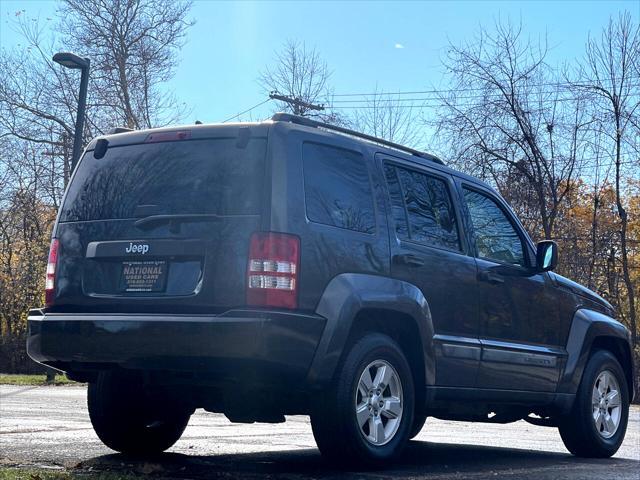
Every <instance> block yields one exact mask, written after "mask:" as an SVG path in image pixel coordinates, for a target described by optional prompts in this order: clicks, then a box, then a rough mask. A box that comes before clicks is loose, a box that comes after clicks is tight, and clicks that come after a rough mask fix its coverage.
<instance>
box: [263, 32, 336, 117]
mask: <svg viewBox="0 0 640 480" xmlns="http://www.w3.org/2000/svg"><path fill="white" fill-rule="evenodd" d="M330 77H331V72H330V71H329V68H328V67H327V63H326V62H325V61H324V60H323V59H322V58H321V57H320V54H319V53H318V52H317V50H316V49H315V48H308V47H307V46H306V45H305V44H304V43H300V42H297V41H294V40H287V42H286V43H285V44H284V45H283V47H282V50H281V51H279V52H276V54H275V62H274V64H273V67H266V68H265V69H264V71H263V72H262V73H261V74H260V76H259V77H258V83H259V84H260V86H261V87H262V88H263V89H264V91H265V93H267V94H269V93H271V92H278V93H279V94H282V95H285V96H287V97H290V98H291V99H294V100H298V101H299V102H292V103H289V102H282V101H278V108H279V110H280V111H288V112H291V113H294V114H296V115H309V114H310V113H313V110H312V109H310V108H309V106H308V105H317V104H323V103H324V104H326V103H328V97H329V85H328V82H329V79H330ZM305 104H306V105H305Z"/></svg>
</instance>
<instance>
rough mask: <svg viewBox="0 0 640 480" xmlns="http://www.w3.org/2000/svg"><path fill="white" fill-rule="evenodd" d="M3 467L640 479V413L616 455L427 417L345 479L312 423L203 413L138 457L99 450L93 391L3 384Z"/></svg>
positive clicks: (195, 474) (519, 425) (517, 427)
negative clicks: (152, 453) (159, 448)
mask: <svg viewBox="0 0 640 480" xmlns="http://www.w3.org/2000/svg"><path fill="white" fill-rule="evenodd" d="M0 462H1V464H4V465H14V466H15V465H19V466H37V467H52V468H56V467H64V468H66V469H79V470H81V471H88V470H112V471H113V470H115V471H120V472H123V473H125V472H133V473H139V474H151V475H154V476H160V477H164V478H174V477H175V478H197V479H199V478H290V479H298V478H354V479H355V478H358V479H383V478H399V479H486V478H521V479H536V480H545V479H559V478H567V479H591V478H610V479H615V480H622V479H630V480H639V479H640V409H639V408H638V407H632V412H631V416H630V419H629V428H628V432H627V436H626V439H625V441H624V443H623V445H622V447H621V448H620V450H619V451H618V453H617V454H616V456H615V457H613V458H611V459H606V460H594V459H579V458H575V457H573V456H571V455H569V454H568V452H567V451H566V449H565V448H564V446H563V444H562V441H561V440H560V436H559V434H558V432H557V430H556V429H553V428H545V427H535V426H533V425H530V424H528V423H526V422H524V421H520V422H516V423H513V424H509V425H493V424H479V423H476V424H474V423H466V422H448V421H442V420H436V419H431V418H430V419H429V420H427V424H426V425H425V427H424V429H423V430H422V432H421V433H420V435H418V437H416V439H415V440H413V441H411V442H410V444H409V446H408V448H407V450H406V452H405V454H404V456H403V457H402V458H401V460H400V462H398V463H396V464H394V465H392V466H390V467H389V468H388V469H385V470H382V471H371V472H341V471H338V470H335V469H332V468H331V466H330V465H328V464H327V463H326V462H324V461H323V459H322V458H321V456H320V454H319V452H318V450H317V449H316V447H315V443H314V440H313V436H312V434H311V427H310V425H309V421H308V418H307V417H299V416H295V417H288V418H287V422H286V423H283V424H277V425H272V424H251V425H244V424H232V423H230V422H229V421H228V420H227V419H226V418H225V417H224V416H223V415H218V414H211V413H207V412H204V411H202V410H198V411H196V413H195V414H194V415H193V417H192V418H191V422H190V423H189V426H188V427H187V430H186V431H185V433H184V435H183V437H182V438H181V439H180V440H179V441H178V443H176V445H174V447H173V448H171V449H170V450H169V451H168V452H167V453H165V454H162V455H159V456H157V457H154V458H147V459H137V458H130V457H126V456H123V455H119V454H115V453H114V452H113V451H111V450H109V449H108V448H107V447H105V446H104V445H102V443H100V440H98V438H97V436H96V435H95V433H94V432H93V429H92V428H91V423H90V422H89V416H88V413H87V409H86V388H85V387H82V386H68V387H19V386H8V385H2V386H0Z"/></svg>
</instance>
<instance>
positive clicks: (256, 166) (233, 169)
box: [60, 137, 266, 222]
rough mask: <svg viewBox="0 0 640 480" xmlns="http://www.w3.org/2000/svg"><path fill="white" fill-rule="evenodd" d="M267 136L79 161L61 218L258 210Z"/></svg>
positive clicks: (119, 150) (161, 146) (114, 151)
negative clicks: (141, 213)
mask: <svg viewBox="0 0 640 480" xmlns="http://www.w3.org/2000/svg"><path fill="white" fill-rule="evenodd" d="M265 154H266V139H265V138H262V137H256V138H252V139H250V140H249V141H248V143H246V145H245V144H244V143H243V142H241V143H239V142H238V141H237V138H216V139H206V140H189V141H178V142H161V143H150V144H137V145H127V146H121V147H112V148H109V149H108V150H107V153H106V155H105V156H104V157H103V158H101V159H96V158H94V157H93V153H92V152H88V153H87V154H86V155H85V157H84V158H83V160H82V161H81V162H80V164H79V166H78V171H77V172H76V173H75V174H74V177H73V181H72V182H71V185H70V186H69V191H68V192H67V196H66V199H65V203H64V205H63V208H62V211H61V214H60V221H63V222H70V221H84V220H106V219H124V218H134V217H136V216H140V215H139V212H143V211H144V212H152V213H153V214H165V215H171V214H218V215H247V214H258V213H260V209H261V200H262V191H263V182H264V163H265Z"/></svg>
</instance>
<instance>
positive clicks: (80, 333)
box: [27, 310, 325, 385]
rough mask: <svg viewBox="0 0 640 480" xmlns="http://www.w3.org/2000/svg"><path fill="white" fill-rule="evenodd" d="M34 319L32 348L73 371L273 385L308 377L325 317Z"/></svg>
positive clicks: (245, 314) (37, 314) (37, 356)
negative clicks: (133, 371) (116, 371)
mask: <svg viewBox="0 0 640 480" xmlns="http://www.w3.org/2000/svg"><path fill="white" fill-rule="evenodd" d="M28 324H29V336H28V339H27V352H28V354H29V356H30V357H31V358H33V359H34V360H35V361H37V362H40V363H43V364H45V365H48V366H51V367H53V368H57V369H59V370H62V371H65V372H67V373H70V374H71V375H72V376H73V375H76V376H82V375H83V374H87V373H90V372H95V371H97V370H102V369H109V368H117V367H121V368H128V369H140V370H150V371H153V370H157V371H172V372H178V373H190V374H193V375H194V378H199V379H205V380H206V379H210V380H212V381H215V383H219V382H227V381H229V382H238V381H241V382H243V383H248V382H250V383H258V384H260V383H263V382H265V383H267V382H268V383H270V384H271V385H273V382H276V383H288V382H291V381H296V382H298V381H304V380H305V378H306V376H307V372H308V370H309V367H310V365H311V361H312V359H313V356H314V354H315V351H316V347H317V345H318V342H319V341H320V337H321V336H322V332H323V330H324V326H325V319H324V318H322V317H320V316H317V315H304V314H297V313H288V312H273V311H259V310H233V311H228V312H225V313H224V314H221V315H157V314H114V313H104V314H79V313H45V312H42V311H41V310H32V311H31V312H30V314H29V318H28Z"/></svg>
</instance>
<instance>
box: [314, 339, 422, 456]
mask: <svg viewBox="0 0 640 480" xmlns="http://www.w3.org/2000/svg"><path fill="white" fill-rule="evenodd" d="M317 400H318V401H317V402H315V406H314V409H313V411H312V414H311V427H312V429H313V435H314V437H315V439H316V443H317V444H318V448H319V449H320V452H321V453H322V454H323V455H324V456H325V457H327V458H329V459H331V460H332V461H335V462H337V463H343V464H344V463H351V464H361V465H367V466H378V465H380V464H383V463H384V462H385V461H389V460H392V459H394V458H396V457H397V456H398V455H399V454H400V453H401V451H402V449H403V448H404V447H405V445H406V443H407V441H408V439H409V433H410V430H411V427H412V425H413V411H414V402H415V401H414V387H413V378H412V375H411V370H410V368H409V364H408V362H407V360H406V357H405V356H404V354H403V353H402V350H401V349H400V347H399V346H398V344H397V343H396V342H394V341H393V340H392V339H391V338H389V337H387V336H386V335H381V334H376V333H372V334H368V335H366V336H365V337H363V338H361V339H360V340H359V341H358V342H356V343H355V344H354V345H353V347H352V348H351V350H350V351H349V353H348V354H347V356H346V358H345V360H344V361H343V362H342V363H341V365H340V367H339V368H338V371H337V372H336V378H335V380H334V383H333V385H332V386H331V388H329V389H328V391H327V392H325V394H324V395H321V398H318V399H317Z"/></svg>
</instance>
